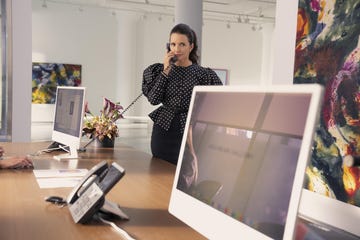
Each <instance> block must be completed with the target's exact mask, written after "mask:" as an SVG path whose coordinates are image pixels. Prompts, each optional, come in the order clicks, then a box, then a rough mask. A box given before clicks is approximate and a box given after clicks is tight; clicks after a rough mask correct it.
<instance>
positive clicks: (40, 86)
mask: <svg viewBox="0 0 360 240" xmlns="http://www.w3.org/2000/svg"><path fill="white" fill-rule="evenodd" d="M80 85H81V65H78V64H66V63H40V62H33V63H32V103H35V104H36V103H39V104H54V103H55V97H56V88H57V86H80Z"/></svg>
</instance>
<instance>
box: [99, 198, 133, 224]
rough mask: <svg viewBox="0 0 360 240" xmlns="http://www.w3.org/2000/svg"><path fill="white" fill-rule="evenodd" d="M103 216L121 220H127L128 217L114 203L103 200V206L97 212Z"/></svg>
mask: <svg viewBox="0 0 360 240" xmlns="http://www.w3.org/2000/svg"><path fill="white" fill-rule="evenodd" d="M99 211H100V212H101V213H103V214H109V215H112V216H116V217H119V218H121V219H123V220H129V217H128V216H127V215H126V214H125V213H124V212H123V211H122V210H121V208H120V206H119V205H118V204H116V203H114V202H111V201H109V200H106V199H105V202H104V205H103V206H102V207H101V208H100V210H99Z"/></svg>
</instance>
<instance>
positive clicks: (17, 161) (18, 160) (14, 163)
mask: <svg viewBox="0 0 360 240" xmlns="http://www.w3.org/2000/svg"><path fill="white" fill-rule="evenodd" d="M3 154H4V149H3V148H2V147H0V157H1V158H2V157H3ZM32 167H33V164H32V162H31V160H30V159H28V158H27V157H8V158H5V159H1V160H0V169H4V168H32Z"/></svg>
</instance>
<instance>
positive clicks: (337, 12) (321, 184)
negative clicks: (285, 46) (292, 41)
mask: <svg viewBox="0 0 360 240" xmlns="http://www.w3.org/2000/svg"><path fill="white" fill-rule="evenodd" d="M359 36H360V1H359V0H347V1H343V0H338V1H335V0H299V5H298V17H297V32H296V46H295V63H294V64H295V65H294V83H299V84H301V83H319V84H321V85H323V86H324V87H325V94H324V100H323V107H322V110H321V112H320V124H319V126H318V128H317V131H316V133H315V141H314V145H313V151H312V157H311V161H310V163H309V165H308V168H307V170H306V182H305V188H307V189H309V190H311V191H314V192H318V193H320V194H323V195H326V196H328V197H331V198H334V199H338V200H340V201H342V202H346V203H350V204H353V205H356V206H360V190H359V189H360V167H359V166H351V165H347V164H345V160H346V159H351V158H353V157H355V158H357V157H360V114H359V111H360V91H359V86H360V45H359Z"/></svg>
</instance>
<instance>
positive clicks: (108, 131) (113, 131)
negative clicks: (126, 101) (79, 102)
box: [83, 98, 123, 141]
mask: <svg viewBox="0 0 360 240" xmlns="http://www.w3.org/2000/svg"><path fill="white" fill-rule="evenodd" d="M122 109H123V107H122V106H121V105H120V103H114V102H112V101H110V100H109V99H107V98H104V101H103V108H102V109H101V110H100V115H98V116H95V115H93V114H92V113H91V112H90V110H89V108H88V104H87V103H86V104H85V120H84V127H83V131H84V133H85V134H86V135H88V136H89V137H90V138H95V139H96V138H97V139H98V140H99V141H103V140H104V138H105V137H108V138H109V139H112V140H114V139H115V138H116V137H118V136H119V134H118V127H117V126H116V121H117V120H118V119H120V118H123V116H122V114H121V110H122Z"/></svg>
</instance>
